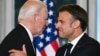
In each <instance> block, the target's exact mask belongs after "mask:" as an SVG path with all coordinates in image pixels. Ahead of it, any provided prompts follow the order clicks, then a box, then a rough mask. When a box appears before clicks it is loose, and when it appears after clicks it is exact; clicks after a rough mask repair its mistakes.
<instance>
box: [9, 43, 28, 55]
mask: <svg viewBox="0 0 100 56" xmlns="http://www.w3.org/2000/svg"><path fill="white" fill-rule="evenodd" d="M9 53H10V56H27V52H26V48H25V45H23V46H22V51H20V50H15V49H11V50H10V51H9Z"/></svg>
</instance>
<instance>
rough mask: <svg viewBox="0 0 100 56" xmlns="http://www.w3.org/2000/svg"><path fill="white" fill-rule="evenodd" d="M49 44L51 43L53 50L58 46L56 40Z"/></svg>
mask: <svg viewBox="0 0 100 56" xmlns="http://www.w3.org/2000/svg"><path fill="white" fill-rule="evenodd" d="M51 45H52V47H53V49H54V50H55V52H56V51H57V50H58V47H59V45H58V43H57V40H54V41H53V42H52V43H51Z"/></svg>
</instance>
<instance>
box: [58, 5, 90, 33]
mask: <svg viewBox="0 0 100 56" xmlns="http://www.w3.org/2000/svg"><path fill="white" fill-rule="evenodd" d="M63 11H67V12H69V13H70V14H71V15H72V16H73V18H74V19H77V20H79V21H80V23H81V28H82V30H83V31H85V29H86V28H87V25H88V14H87V12H86V11H85V10H84V9H83V8H82V7H80V6H79V5H75V4H67V5H63V6H61V7H60V8H59V11H58V14H59V12H63Z"/></svg>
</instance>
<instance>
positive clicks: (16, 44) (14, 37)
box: [0, 25, 36, 56]
mask: <svg viewBox="0 0 100 56" xmlns="http://www.w3.org/2000/svg"><path fill="white" fill-rule="evenodd" d="M23 44H25V46H26V50H27V54H28V56H36V54H35V52H34V50H33V46H32V43H31V40H30V38H29V35H28V33H27V32H26V30H25V29H24V27H22V26H21V25H18V26H17V27H16V28H15V29H13V30H12V31H11V32H10V33H9V34H8V35H7V36H6V37H5V39H4V40H3V42H2V43H1V45H0V56H9V52H8V51H9V50H10V49H17V50H22V45H23Z"/></svg>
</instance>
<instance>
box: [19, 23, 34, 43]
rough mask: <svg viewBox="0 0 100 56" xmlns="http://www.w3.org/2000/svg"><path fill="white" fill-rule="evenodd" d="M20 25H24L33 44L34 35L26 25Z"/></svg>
mask: <svg viewBox="0 0 100 56" xmlns="http://www.w3.org/2000/svg"><path fill="white" fill-rule="evenodd" d="M20 25H22V26H23V27H24V28H25V30H26V31H27V33H28V35H29V38H30V40H31V42H33V35H32V33H31V31H30V30H29V29H28V28H27V27H26V26H25V25H23V24H22V23H20Z"/></svg>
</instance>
